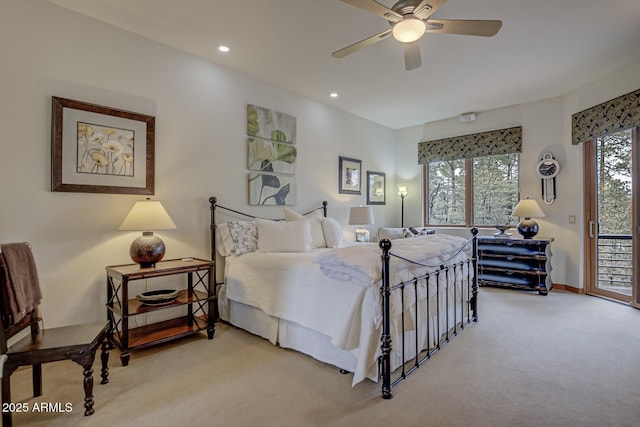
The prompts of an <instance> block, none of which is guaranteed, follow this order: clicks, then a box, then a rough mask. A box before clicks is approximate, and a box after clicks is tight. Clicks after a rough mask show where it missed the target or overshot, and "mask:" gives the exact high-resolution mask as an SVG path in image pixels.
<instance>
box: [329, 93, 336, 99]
mask: <svg viewBox="0 0 640 427" xmlns="http://www.w3.org/2000/svg"><path fill="white" fill-rule="evenodd" d="M329 96H330V97H332V98H337V97H338V93H337V92H331V93H330V94H329Z"/></svg>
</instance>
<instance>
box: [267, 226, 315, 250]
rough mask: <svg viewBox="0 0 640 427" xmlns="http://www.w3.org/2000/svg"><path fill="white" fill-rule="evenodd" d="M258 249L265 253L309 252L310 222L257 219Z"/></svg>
mask: <svg viewBox="0 0 640 427" xmlns="http://www.w3.org/2000/svg"><path fill="white" fill-rule="evenodd" d="M256 225H257V227H258V249H259V250H261V251H263V252H308V251H310V250H311V227H310V225H309V221H307V220H304V221H291V222H280V221H272V220H268V219H256Z"/></svg>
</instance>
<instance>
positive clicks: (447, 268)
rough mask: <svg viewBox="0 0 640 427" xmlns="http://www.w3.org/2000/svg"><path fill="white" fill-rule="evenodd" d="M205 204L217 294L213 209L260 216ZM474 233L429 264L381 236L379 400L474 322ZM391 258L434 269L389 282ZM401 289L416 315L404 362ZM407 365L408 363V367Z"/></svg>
mask: <svg viewBox="0 0 640 427" xmlns="http://www.w3.org/2000/svg"><path fill="white" fill-rule="evenodd" d="M209 204H210V210H211V225H210V233H211V259H212V260H213V263H214V265H213V277H214V283H215V287H216V295H217V291H218V286H219V285H222V284H223V283H222V282H218V281H217V279H216V264H217V263H216V254H217V252H216V228H217V225H216V209H223V210H225V211H228V212H231V213H234V214H237V215H241V216H243V217H247V218H253V219H255V218H261V217H259V216H255V215H251V214H247V213H244V212H240V211H237V210H234V209H231V208H227V207H225V206H222V205H219V204H218V203H217V198H216V197H210V198H209ZM320 209H322V213H323V216H325V217H326V216H327V202H326V201H324V202H322V206H321V207H317V208H314V209H311V210H310V211H308V212H306V213H305V214H304V215H306V214H309V213H311V212H314V211H316V210H320ZM262 219H271V220H274V221H279V219H273V218H262ZM477 234H478V229H477V228H472V229H471V237H470V238H469V239H468V240H467V241H466V242H465V244H464V245H462V246H461V247H460V248H458V249H457V250H456V251H454V253H453V254H452V255H451V256H450V257H448V258H447V259H446V260H443V261H441V262H440V263H439V264H438V265H429V264H424V263H420V262H416V261H414V260H411V259H407V258H404V257H402V256H399V255H396V254H394V253H392V252H391V246H392V244H391V241H390V240H389V239H382V240H381V241H380V243H379V246H380V249H381V250H382V254H381V256H380V257H381V262H382V285H381V288H380V295H381V297H382V300H381V305H382V335H381V337H380V342H381V345H380V349H381V350H382V354H381V356H380V357H379V359H378V368H379V369H378V372H379V377H380V378H381V379H382V398H383V399H391V398H393V388H394V387H395V386H396V385H398V384H399V383H400V382H402V381H403V380H405V379H406V378H407V377H408V376H409V375H410V374H412V373H413V372H415V371H416V370H417V369H418V368H419V367H420V366H421V365H422V364H423V363H425V362H426V361H428V360H429V359H430V358H431V356H433V355H434V354H435V353H437V352H438V351H439V350H440V349H441V348H442V347H443V346H444V345H445V344H447V343H448V342H449V341H450V340H451V339H452V338H453V337H454V336H456V335H458V333H459V332H460V331H462V330H464V329H465V327H466V326H467V325H469V324H471V322H472V321H473V322H477V321H478V282H477V263H476V258H477V256H476V254H477V239H476V238H477ZM469 245H471V247H472V256H471V258H470V259H467V260H465V261H462V262H458V263H454V264H449V262H450V261H451V260H452V259H453V258H455V257H456V255H458V254H459V253H460V252H462V251H463V250H464V249H465V248H467V247H468V246H469ZM391 257H395V258H398V259H402V260H403V261H406V262H409V263H411V264H415V265H419V266H423V267H435V268H436V270H435V271H432V272H430V273H426V274H422V275H420V276H417V277H414V278H412V279H410V280H407V281H405V282H402V283H398V284H395V285H392V284H391V283H390V278H389V271H390V260H391ZM465 266H466V267H467V277H466V278H463V279H462V285H461V289H460V292H461V295H460V321H459V322H458V318H457V315H458V312H457V309H456V307H455V305H456V302H457V297H458V295H457V291H456V286H455V277H456V273H457V270H458V269H462V271H463V272H464V267H465ZM449 274H453V277H454V286H453V292H454V294H453V305H454V311H453V316H454V318H453V330H452V331H450V328H449V320H450V319H449V308H450V307H449V298H448V295H447V297H446V298H445V301H446V306H445V307H444V309H445V310H446V319H445V322H446V332H445V333H444V336H440V326H441V325H440V293H441V289H440V288H441V286H440V282H439V278H440V276H441V275H445V283H446V284H447V286H446V287H445V289H444V292H447V293H448V292H449V289H448V284H449ZM422 280H426V286H427V289H429V287H430V286H432V285H433V281H435V286H436V293H435V298H436V330H437V333H438V335H439V336H438V337H436V339H437V342H436V345H435V346H434V347H430V342H431V340H430V338H431V337H430V331H429V326H428V325H429V324H428V320H427V348H426V349H422V350H420V349H419V348H418V347H419V344H418V337H419V330H418V324H419V323H420V322H419V321H418V319H419V313H418V306H419V304H417V301H418V284H419V283H420V281H422ZM462 286H466V291H467V296H471V298H469V300H468V301H464V300H463V298H464V290H465V289H463V288H462ZM405 288H410V290H409V291H411V289H412V290H413V292H414V296H415V301H416V314H415V318H416V322H415V349H416V355H415V357H414V358H413V359H411V360H408V361H406V362H405V349H406V343H405V315H404V313H405V307H404V293H405ZM391 292H401V298H400V300H401V301H402V307H401V308H402V309H401V313H402V314H401V319H400V321H401V325H402V327H401V333H400V337H401V341H402V342H401V352H402V359H401V360H402V361H403V363H402V365H401V366H400V367H399V369H400V372H399V373H398V374H397V375H396V378H395V379H392V366H391V350H392V339H391V319H390V298H391ZM465 303H466V305H467V307H466V308H467V310H466V313H467V315H466V320H465V310H464V308H465ZM429 307H430V297H429V292H428V290H427V292H426V310H427V313H426V316H427V317H426V318H427V319H429V318H430V316H431V313H430V312H429V311H430V309H429ZM472 313H473V314H472ZM217 318H218V311H217V307H216V320H217ZM408 365H409V366H408Z"/></svg>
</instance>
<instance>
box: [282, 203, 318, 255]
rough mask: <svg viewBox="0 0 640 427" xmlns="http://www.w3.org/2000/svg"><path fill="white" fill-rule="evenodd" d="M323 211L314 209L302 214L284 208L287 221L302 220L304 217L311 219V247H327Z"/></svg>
mask: <svg viewBox="0 0 640 427" xmlns="http://www.w3.org/2000/svg"><path fill="white" fill-rule="evenodd" d="M322 218H323V217H322V212H320V211H319V210H317V209H316V210H314V211H313V212H309V213H308V214H306V215H301V214H299V213H298V212H295V211H292V210H291V209H289V208H284V219H285V221H301V220H304V219H307V220H309V222H310V226H311V248H312V249H315V248H325V247H327V243H326V242H325V239H324V233H323V232H322Z"/></svg>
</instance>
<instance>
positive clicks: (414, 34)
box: [391, 18, 427, 43]
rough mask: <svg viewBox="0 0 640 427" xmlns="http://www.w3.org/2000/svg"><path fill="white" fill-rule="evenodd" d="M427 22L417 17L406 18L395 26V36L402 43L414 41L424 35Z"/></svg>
mask: <svg viewBox="0 0 640 427" xmlns="http://www.w3.org/2000/svg"><path fill="white" fill-rule="evenodd" d="M426 29H427V24H425V23H424V21H422V20H420V19H417V18H405V19H403V20H402V21H399V22H398V23H396V24H395V25H394V26H393V29H392V30H391V33H392V34H393V38H394V39H396V40H398V41H399V42H402V43H413V42H414V41H416V40H418V39H419V38H420V37H422V36H423V35H424V32H425V30H426Z"/></svg>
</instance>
